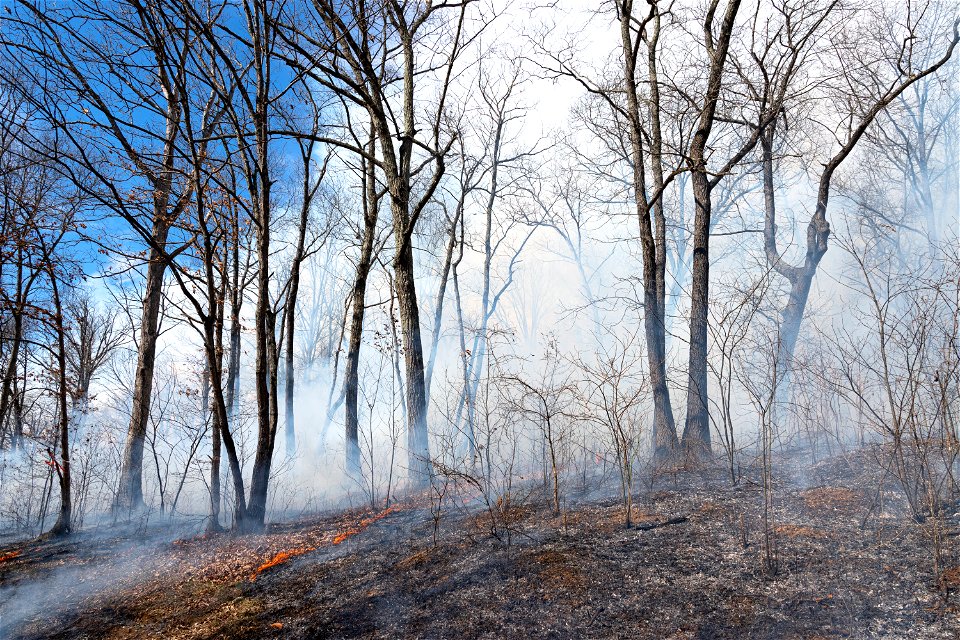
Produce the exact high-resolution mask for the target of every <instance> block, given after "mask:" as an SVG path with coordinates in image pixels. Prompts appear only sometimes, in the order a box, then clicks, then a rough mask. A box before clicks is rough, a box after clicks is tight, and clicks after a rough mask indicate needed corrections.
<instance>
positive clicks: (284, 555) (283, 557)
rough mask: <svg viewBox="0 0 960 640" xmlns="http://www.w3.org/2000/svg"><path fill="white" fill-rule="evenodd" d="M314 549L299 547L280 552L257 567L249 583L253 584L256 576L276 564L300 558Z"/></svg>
mask: <svg viewBox="0 0 960 640" xmlns="http://www.w3.org/2000/svg"><path fill="white" fill-rule="evenodd" d="M314 549H316V547H301V548H299V549H291V550H289V551H281V552H280V553H278V554H276V555H275V556H273V557H272V558H270V559H269V560H267V561H266V562H264V563H263V564H262V565H260V566H259V567H257V570H256V571H254V572H253V575H251V576H250V582H253V581H254V580H256V579H257V576H258V575H260V574H261V573H262V572H264V571H266V570H267V569H269V568H270V567H275V566H277V565H278V564H283V563H284V562H286V561H287V560H289V559H290V558H295V557H297V556H302V555H303V554H305V553H310V552H311V551H313V550H314Z"/></svg>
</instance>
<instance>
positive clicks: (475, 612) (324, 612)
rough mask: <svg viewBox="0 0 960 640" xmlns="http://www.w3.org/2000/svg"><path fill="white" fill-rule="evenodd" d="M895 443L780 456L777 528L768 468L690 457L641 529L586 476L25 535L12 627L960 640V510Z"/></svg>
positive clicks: (11, 556)
mask: <svg viewBox="0 0 960 640" xmlns="http://www.w3.org/2000/svg"><path fill="white" fill-rule="evenodd" d="M877 453H878V452H877V451H876V450H871V449H869V448H867V449H861V450H859V451H855V452H852V453H848V454H845V455H840V456H836V457H832V458H829V459H827V460H823V461H821V462H819V463H817V464H814V465H813V466H808V464H807V462H800V461H793V462H789V461H780V463H779V464H778V466H779V468H780V469H781V472H780V473H779V474H778V475H777V476H776V480H775V483H774V487H773V492H772V493H773V498H774V499H773V510H772V511H771V512H770V514H769V516H768V517H767V519H766V523H765V520H764V508H763V507H764V495H763V491H762V487H761V485H760V483H759V481H758V480H759V477H760V475H759V474H756V477H755V478H752V475H753V474H752V473H751V471H750V470H749V469H748V470H746V472H745V473H744V476H743V478H742V480H741V481H740V483H739V484H738V485H737V486H731V484H730V482H729V479H728V478H727V479H725V478H724V476H723V473H724V472H723V470H722V469H721V468H719V467H717V468H714V469H710V470H705V471H704V470H699V471H688V470H683V469H679V468H678V469H673V470H670V471H668V472H661V473H659V474H657V475H655V476H654V475H650V474H647V475H646V476H645V477H644V478H643V484H644V486H643V488H642V489H640V490H639V491H638V493H637V496H636V502H635V508H634V515H633V521H634V523H633V526H632V527H631V528H625V526H624V518H623V508H622V503H621V502H620V501H619V500H618V499H617V498H616V497H615V496H611V495H609V494H606V492H605V491H604V490H603V489H602V488H599V487H596V486H593V487H591V486H590V483H589V482H588V483H586V485H585V486H584V487H583V488H582V492H581V498H580V499H579V500H578V501H577V502H576V504H574V503H573V502H572V501H571V502H568V503H566V504H564V507H563V508H562V509H561V512H560V513H559V514H555V513H554V512H553V510H552V509H550V508H549V507H545V506H541V505H546V504H547V503H548V501H547V500H544V499H543V497H542V495H540V494H539V493H538V490H536V489H534V490H533V492H532V493H530V492H527V493H525V494H524V499H523V500H521V499H520V498H519V496H518V497H517V499H516V500H515V502H514V503H513V504H511V505H505V504H504V501H500V502H499V503H498V504H495V505H490V506H489V508H487V507H478V506H477V505H476V502H474V503H473V504H468V503H467V496H466V495H464V496H460V497H459V498H458V499H454V498H453V495H454V493H453V492H450V493H448V494H447V495H446V496H445V502H440V503H439V507H438V501H437V499H436V498H437V496H436V495H434V496H433V498H432V499H430V498H428V497H426V496H424V497H422V498H420V499H411V500H409V501H407V502H405V503H398V504H396V505H395V506H393V507H391V508H390V509H387V510H384V511H367V512H364V511H360V510H357V511H346V512H331V513H326V514H321V515H317V516H314V517H310V518H306V519H302V520H299V521H297V522H291V523H282V524H273V525H271V526H270V527H269V528H268V530H267V532H266V533H264V534H261V535H252V536H240V537H238V536H233V535H230V534H228V533H223V534H213V535H203V536H197V537H187V538H179V539H175V540H173V541H172V542H170V541H169V540H170V538H169V534H166V535H167V538H166V541H162V540H163V536H164V535H165V534H164V532H162V531H156V532H150V535H148V536H145V535H144V532H142V531H133V530H127V531H119V532H117V531H115V532H113V533H109V532H108V533H100V534H99V535H98V536H97V537H93V536H92V535H88V534H84V535H78V536H75V537H74V538H71V539H69V540H65V541H58V540H56V539H49V538H47V539H41V540H36V541H32V542H28V543H23V544H17V545H7V546H5V547H3V548H0V637H4V638H16V639H39V638H265V637H278V638H279V637H284V638H401V637H402V638H411V637H417V638H516V637H528V638H587V637H593V638H621V637H623V638H625V637H630V638H677V639H679V638H787V639H788V638H797V639H800V638H804V639H808V640H812V639H814V638H956V637H958V634H960V602H958V597H960V596H958V594H957V590H960V559H958V557H957V554H956V549H955V537H956V536H957V535H960V522H958V518H960V513H957V511H960V507H958V506H957V505H948V508H947V509H946V510H945V512H944V513H943V514H941V516H940V517H938V518H928V519H926V520H925V521H924V522H922V523H920V522H917V521H916V520H915V519H914V518H912V517H910V515H909V514H910V510H909V508H908V506H907V504H906V502H905V500H904V499H903V497H902V494H901V493H900V492H899V491H898V490H897V488H896V487H895V486H894V485H893V484H891V483H890V482H889V481H888V480H889V478H884V472H883V469H882V468H881V467H880V466H878V464H877V463H876V460H877V459H878V456H877ZM800 469H803V470H804V471H803V472H802V473H801V472H800V471H799V470H800ZM878 487H880V489H878ZM573 493H574V491H573V490H572V489H571V494H573ZM934 534H935V535H934ZM935 545H939V546H938V547H935ZM936 548H939V553H940V563H941V565H942V566H941V567H940V568H939V571H937V570H936V569H935V567H934V564H933V563H934V558H935V549H936ZM768 550H769V552H770V553H768ZM935 575H940V578H939V580H938V579H937V578H935V577H934V576H935ZM11 605H13V606H16V607H18V609H19V610H11Z"/></svg>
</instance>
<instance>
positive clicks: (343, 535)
mask: <svg viewBox="0 0 960 640" xmlns="http://www.w3.org/2000/svg"><path fill="white" fill-rule="evenodd" d="M394 511H398V509H397V508H396V507H387V508H386V509H384V510H383V511H381V512H380V513H378V514H377V515H375V516H370V517H369V518H364V519H363V520H361V521H360V522H358V523H357V525H356V526H355V527H351V528H349V529H347V530H346V531H341V532H340V533H338V534H337V535H336V536H334V538H333V544H340V543H341V542H343V541H344V540H346V539H347V538H350V537H351V536H355V535H357V534H358V533H360V532H361V531H363V530H364V529H366V528H367V527H369V526H370V525H371V524H373V523H374V522H376V521H377V520H380V519H381V518H386V517H387V516H388V515H390V514H391V513H393V512H394Z"/></svg>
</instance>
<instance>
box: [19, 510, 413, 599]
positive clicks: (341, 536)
mask: <svg viewBox="0 0 960 640" xmlns="http://www.w3.org/2000/svg"><path fill="white" fill-rule="evenodd" d="M395 511H399V509H398V508H397V507H393V506H391V507H387V508H386V509H384V510H383V511H381V512H380V513H378V514H376V515H373V516H370V517H368V518H364V519H363V520H361V521H360V522H358V523H357V524H356V525H354V526H353V527H350V528H349V529H347V530H345V531H341V532H340V533H338V534H337V535H335V536H334V537H333V542H332V543H333V544H340V543H341V542H343V541H344V540H346V539H348V538H350V537H351V536H355V535H357V534H358V533H360V532H361V531H363V530H364V529H366V528H367V527H369V526H370V525H371V524H373V523H374V522H376V521H377V520H380V519H382V518H385V517H387V516H388V515H390V514H391V513H393V512H395ZM315 550H316V547H297V548H295V549H290V550H288V551H281V552H279V553H277V554H275V555H274V556H273V557H272V558H270V559H269V560H267V561H266V562H264V563H263V564H261V565H260V566H259V567H257V569H256V571H254V572H253V574H251V576H250V582H253V581H254V580H256V579H257V576H259V575H260V574H261V573H263V572H264V571H266V570H267V569H270V568H271V567H275V566H277V565H278V564H283V563H284V562H287V561H288V560H290V559H291V558H295V557H297V556H302V555H303V554H305V553H310V552H311V551H315ZM14 553H15V554H19V552H14ZM11 557H12V556H11ZM4 559H5V557H0V561H3V560H4Z"/></svg>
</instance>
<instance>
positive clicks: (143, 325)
mask: <svg viewBox="0 0 960 640" xmlns="http://www.w3.org/2000/svg"><path fill="white" fill-rule="evenodd" d="M168 231H169V227H168V226H167V224H166V223H165V222H163V221H162V220H158V221H157V222H156V223H155V224H154V233H153V239H154V242H155V243H156V245H157V246H158V247H163V246H164V245H165V244H166V239H167V232H168ZM166 268H167V264H166V257H165V256H164V255H162V253H161V252H160V251H158V250H157V249H156V248H151V249H150V261H149V263H148V264H147V278H146V286H145V289H144V293H143V312H142V315H141V318H140V339H139V342H140V344H139V348H138V349H137V370H136V373H135V374H134V379H133V409H132V412H131V415H130V425H129V427H128V428H127V439H126V444H125V445H124V449H123V459H122V462H121V467H120V486H119V489H118V491H117V495H116V498H115V499H114V512H115V514H116V515H123V514H124V513H126V514H127V515H129V514H130V513H131V512H133V511H136V510H138V509H141V508H143V506H144V502H143V445H144V440H145V439H146V436H147V421H148V419H149V417H150V400H151V397H152V393H153V370H154V365H155V364H156V355H157V338H158V337H159V324H160V302H161V300H162V299H163V276H164V273H165V272H166Z"/></svg>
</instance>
